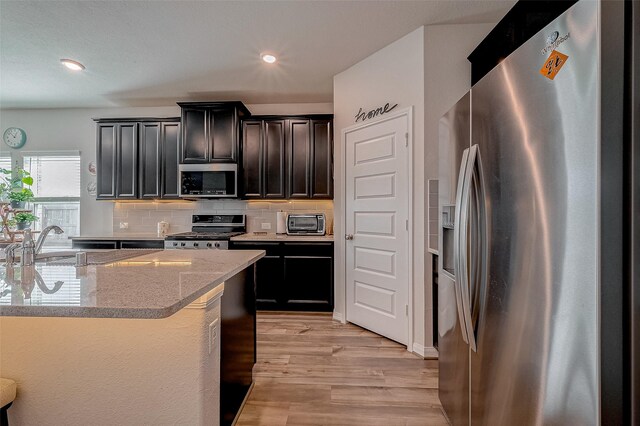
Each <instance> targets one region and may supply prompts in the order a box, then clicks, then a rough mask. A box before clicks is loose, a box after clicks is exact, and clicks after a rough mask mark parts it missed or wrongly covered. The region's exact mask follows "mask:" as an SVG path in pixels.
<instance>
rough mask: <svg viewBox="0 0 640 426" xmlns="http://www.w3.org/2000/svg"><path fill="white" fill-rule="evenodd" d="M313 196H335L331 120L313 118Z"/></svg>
mask: <svg viewBox="0 0 640 426" xmlns="http://www.w3.org/2000/svg"><path fill="white" fill-rule="evenodd" d="M311 198H333V125H332V121H331V120H311Z"/></svg>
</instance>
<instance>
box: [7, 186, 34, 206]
mask: <svg viewBox="0 0 640 426" xmlns="http://www.w3.org/2000/svg"><path fill="white" fill-rule="evenodd" d="M8 198H9V200H10V201H11V208H13V209H23V208H24V204H25V203H26V202H28V201H31V200H33V191H31V190H30V189H29V188H20V189H14V190H13V191H11V192H9V195H8Z"/></svg>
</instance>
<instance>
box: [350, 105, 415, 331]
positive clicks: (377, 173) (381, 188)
mask: <svg viewBox="0 0 640 426" xmlns="http://www.w3.org/2000/svg"><path fill="white" fill-rule="evenodd" d="M408 132H409V116H408V115H407V114H402V115H398V116H395V117H391V118H388V119H386V120H382V121H380V122H377V123H373V124H370V125H367V126H364V127H361V128H357V129H354V130H352V131H347V132H346V133H345V149H346V153H345V159H346V167H345V178H346V188H345V190H346V191H345V194H346V200H345V201H346V202H345V207H346V221H345V231H346V235H345V238H346V239H347V241H345V250H346V259H345V262H346V289H347V297H346V301H347V309H346V311H347V321H349V322H352V323H355V324H358V325H360V326H362V327H364V328H367V329H369V330H371V331H373V332H375V333H378V334H381V335H383V336H386V337H388V338H390V339H393V340H395V341H397V342H400V343H403V344H407V340H408V334H409V333H408V320H409V317H408V303H409V301H408V299H409V244H408V243H409V232H408V228H409V194H410V192H409V191H410V190H411V188H410V184H409V159H408V147H407V145H408V137H409V135H408Z"/></svg>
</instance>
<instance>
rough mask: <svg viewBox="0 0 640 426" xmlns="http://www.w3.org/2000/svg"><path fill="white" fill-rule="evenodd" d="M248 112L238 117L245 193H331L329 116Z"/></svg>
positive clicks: (261, 195)
mask: <svg viewBox="0 0 640 426" xmlns="http://www.w3.org/2000/svg"><path fill="white" fill-rule="evenodd" d="M316 117H318V118H314V116H309V117H306V116H305V117H277V116H268V117H267V116H265V117H252V118H251V119H249V120H244V121H243V126H242V156H243V172H242V174H243V182H244V193H243V195H244V197H245V198H263V199H283V198H325V199H326V198H332V197H333V135H332V131H333V128H332V119H331V118H330V116H316Z"/></svg>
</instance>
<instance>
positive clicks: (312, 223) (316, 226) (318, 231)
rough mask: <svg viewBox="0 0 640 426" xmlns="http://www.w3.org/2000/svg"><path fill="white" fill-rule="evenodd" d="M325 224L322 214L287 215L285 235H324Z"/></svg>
mask: <svg viewBox="0 0 640 426" xmlns="http://www.w3.org/2000/svg"><path fill="white" fill-rule="evenodd" d="M326 222H327V221H326V220H325V217H324V213H320V214H289V216H287V234H289V235H324V234H325V227H326Z"/></svg>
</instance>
